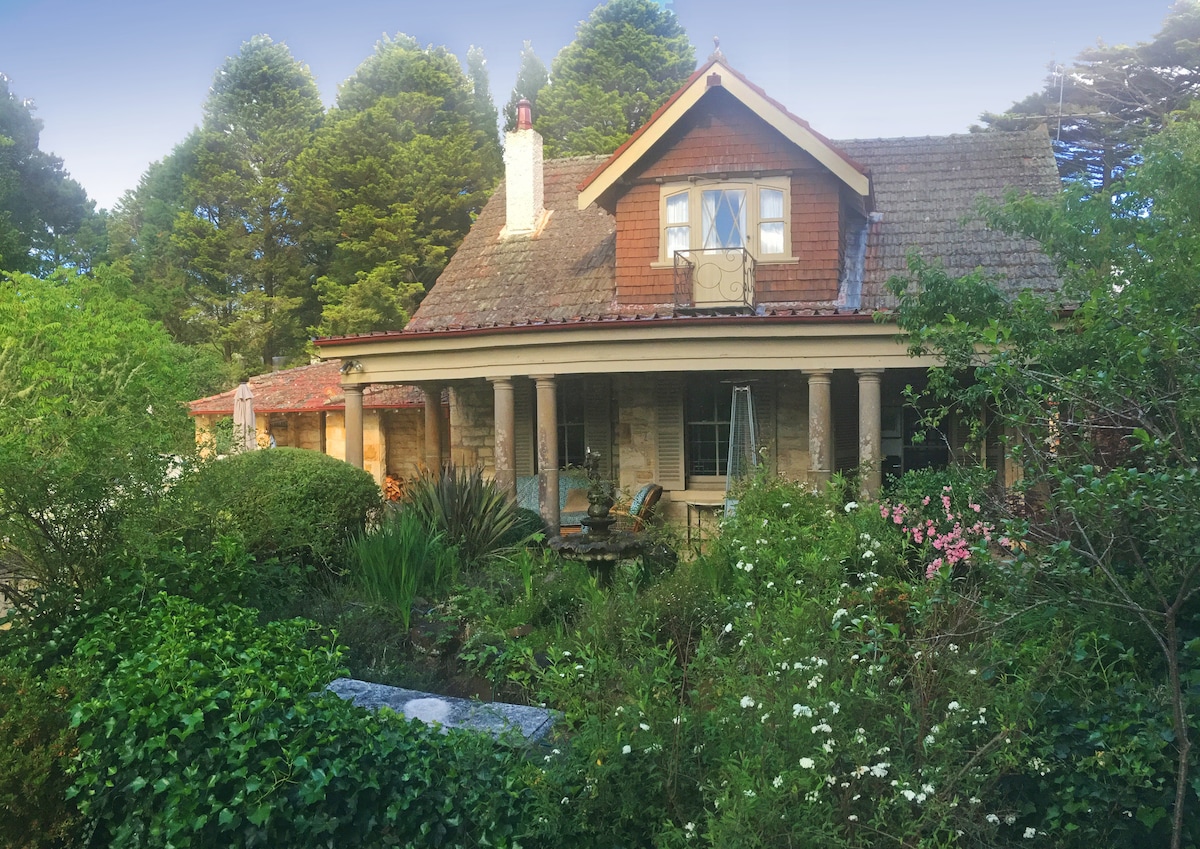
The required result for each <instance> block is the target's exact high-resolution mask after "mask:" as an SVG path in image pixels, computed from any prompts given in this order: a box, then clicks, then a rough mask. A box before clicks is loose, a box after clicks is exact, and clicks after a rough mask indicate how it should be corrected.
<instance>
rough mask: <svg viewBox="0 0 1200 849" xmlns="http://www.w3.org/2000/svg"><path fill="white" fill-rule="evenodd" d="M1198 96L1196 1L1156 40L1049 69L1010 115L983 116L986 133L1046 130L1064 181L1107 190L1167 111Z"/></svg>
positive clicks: (1185, 0) (1176, 13)
mask: <svg viewBox="0 0 1200 849" xmlns="http://www.w3.org/2000/svg"><path fill="white" fill-rule="evenodd" d="M1197 94H1200V2H1197V0H1179V2H1177V3H1176V4H1175V5H1174V6H1173V7H1172V9H1171V11H1170V13H1169V14H1168V15H1167V18H1166V20H1165V21H1164V22H1163V26H1162V30H1160V31H1159V33H1158V34H1157V35H1156V36H1155V38H1154V40H1153V41H1150V42H1139V43H1138V44H1135V45H1125V44H1119V45H1115V46H1112V45H1105V44H1101V45H1099V46H1097V47H1093V48H1089V49H1087V50H1084V51H1083V52H1081V53H1080V54H1079V55H1078V56H1076V57H1075V61H1074V63H1072V64H1071V65H1070V66H1068V67H1062V66H1058V65H1052V66H1051V73H1050V75H1049V76H1048V77H1047V79H1046V85H1045V87H1044V88H1043V89H1042V90H1041V91H1038V92H1035V93H1033V94H1031V95H1029V96H1028V97H1026V98H1025V99H1024V100H1022V101H1020V102H1018V103H1014V104H1013V105H1012V107H1010V108H1009V109H1008V111H1006V112H1003V113H1000V114H996V113H991V112H986V113H984V114H983V115H982V116H980V119H981V120H982V121H983V123H984V125H985V126H986V127H987V128H988V129H1017V128H1022V127H1029V126H1036V125H1038V124H1041V123H1045V124H1046V125H1047V126H1048V128H1049V132H1050V134H1051V137H1052V138H1053V139H1054V141H1055V156H1056V157H1057V159H1058V165H1059V170H1060V172H1061V173H1062V175H1063V176H1064V177H1065V178H1074V177H1083V178H1084V179H1086V180H1088V181H1089V182H1091V183H1092V184H1093V185H1095V186H1100V187H1107V186H1108V185H1110V184H1111V183H1112V182H1113V181H1114V180H1117V179H1120V177H1121V176H1122V175H1123V174H1124V172H1125V170H1126V168H1127V167H1128V166H1129V164H1130V163H1131V161H1132V159H1133V157H1135V156H1136V155H1137V151H1138V149H1139V147H1140V145H1141V143H1142V142H1143V141H1144V140H1145V139H1146V138H1147V137H1148V136H1150V135H1152V134H1154V133H1156V132H1158V131H1159V130H1160V129H1161V128H1162V127H1163V124H1164V122H1165V121H1166V119H1167V116H1168V115H1170V114H1171V113H1172V112H1174V111H1177V110H1181V109H1183V108H1184V107H1185V106H1186V105H1187V103H1188V102H1189V101H1191V100H1193V99H1195V98H1196V96H1197Z"/></svg>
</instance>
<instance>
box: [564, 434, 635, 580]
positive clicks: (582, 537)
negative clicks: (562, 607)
mask: <svg viewBox="0 0 1200 849" xmlns="http://www.w3.org/2000/svg"><path fill="white" fill-rule="evenodd" d="M583 467H584V469H585V470H586V471H587V476H588V509H587V517H586V518H584V519H583V520H582V521H581V522H580V524H581V525H583V532H582V533H578V534H566V535H560V536H556V537H552V538H551V539H550V542H549V545H550V547H551V548H552V549H554V550H555V551H557V552H558V553H559V554H561V555H562V556H563V557H567V558H569V559H571V560H579V561H581V562H583V563H585V564H586V565H587V567H588V568H589V569H590V570H592V572H594V573H595V574H596V577H597V579H598V580H599V582H600V585H601V586H605V587H607V586H610V585H611V584H612V577H613V570H614V569H615V567H616V565H617V564H618V563H620V562H621V561H622V560H632V559H633V558H635V557H639V556H640V555H641V554H642V549H643V546H642V541H641V540H640V539H639V538H638V537H637V536H636V535H634V534H631V533H629V532H628V531H613V530H612V526H613V523H615V522H616V521H617V517H616V516H614V515H612V512H611V511H612V506H613V502H614V501H615V494H616V491H615V488H614V487H613V484H612V481H610V480H605V479H604V478H602V477H601V476H600V454H599V452H597V451H593V450H592V449H591V448H589V449H587V453H586V454H585V455H584V461H583Z"/></svg>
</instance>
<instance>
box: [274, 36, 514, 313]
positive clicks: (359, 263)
mask: <svg viewBox="0 0 1200 849" xmlns="http://www.w3.org/2000/svg"><path fill="white" fill-rule="evenodd" d="M468 63H469V65H470V68H471V76H470V77H468V75H467V74H464V73H463V69H462V66H461V65H460V64H459V62H458V59H457V58H456V57H455V56H454V55H453V54H451V53H450V52H449V51H447V50H446V49H445V48H441V47H437V48H433V47H429V48H424V47H421V46H420V45H419V44H418V43H417V41H416V40H415V39H413V38H411V37H409V36H406V35H397V36H396V37H395V38H386V39H384V40H383V41H381V42H380V43H379V44H378V45H377V46H376V49H375V53H374V55H372V56H371V57H369V58H368V59H367V60H366V61H365V62H363V64H362V65H361V66H360V67H359V68H358V70H357V71H356V72H355V74H354V75H353V76H352V77H351V78H350V79H349V80H347V81H346V83H345V84H344V85H343V86H342V89H341V92H340V94H339V96H338V104H337V107H336V108H334V109H333V110H331V111H330V114H329V117H328V120H327V122H326V126H325V127H324V128H323V129H322V131H321V132H320V133H319V134H318V137H317V139H316V140H315V142H314V144H313V147H312V149H311V150H310V151H308V152H307V153H306V154H305V155H304V157H302V162H301V167H300V169H299V174H300V178H299V184H298V188H297V203H298V204H300V205H301V206H302V207H303V208H304V209H305V210H306V215H307V216H308V217H309V218H310V219H311V220H312V221H313V222H314V223H315V225H316V229H315V230H314V231H313V233H312V239H311V246H310V256H313V257H316V258H317V262H318V263H319V265H318V266H317V269H316V271H317V273H318V274H319V279H318V281H317V286H318V290H319V293H320V298H321V303H322V305H323V311H322V315H321V322H320V325H319V326H318V327H317V332H318V333H320V334H322V335H325V334H343V333H357V332H365V331H369V330H381V329H395V328H398V327H400V326H402V325H403V323H404V322H405V321H407V317H408V314H409V313H410V312H411V310H412V309H413V308H415V306H416V304H417V303H418V302H419V300H420V297H421V296H422V295H423V293H424V292H425V290H426V289H427V288H428V287H430V286H432V285H433V283H434V282H435V281H436V280H437V277H438V275H439V274H440V273H441V271H442V269H443V268H444V267H445V265H446V262H447V261H448V260H449V258H450V255H451V254H452V253H453V251H454V249H455V248H456V247H458V244H459V242H460V241H462V238H463V236H465V235H466V232H467V230H468V229H470V226H471V221H472V219H473V215H474V213H475V212H477V211H478V210H479V208H480V207H482V205H483V202H484V201H485V200H486V198H487V195H488V193H489V192H490V191H491V189H492V188H493V187H494V186H495V184H496V181H497V180H498V179H499V175H500V169H501V157H500V146H499V140H498V138H497V132H496V111H495V106H494V105H492V101H491V96H490V93H488V87H487V76H486V70H485V67H484V64H483V55H482V52H481V51H478V50H473V51H472V55H471V56H470V57H468Z"/></svg>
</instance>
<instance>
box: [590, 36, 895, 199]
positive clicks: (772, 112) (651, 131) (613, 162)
mask: <svg viewBox="0 0 1200 849" xmlns="http://www.w3.org/2000/svg"><path fill="white" fill-rule="evenodd" d="M714 88H722V89H724V90H725V91H726V92H728V93H729V94H731V95H733V97H735V98H736V99H737V100H738V101H739V102H741V103H742V104H743V105H744V106H746V107H747V108H748V109H750V111H751V112H753V113H754V114H755V115H757V116H758V117H759V118H761V119H762V120H763V121H765V122H766V123H767V124H768V125H769V126H771V127H774V128H775V129H776V130H778V131H779V132H780V133H782V134H783V136H784V137H785V138H787V139H788V140H789V141H791V142H793V143H794V144H795V145H796V146H797V147H799V148H800V149H801V150H803V151H805V152H806V153H808V154H809V155H811V156H812V157H813V158H814V159H816V160H817V162H819V163H821V164H822V165H823V166H825V167H826V168H827V169H829V171H830V172H831V173H832V174H834V176H836V177H837V178H838V179H839V180H841V181H842V182H843V183H844V184H845V185H846V186H847V187H849V188H850V189H851V190H852V191H854V192H856V193H857V194H858V195H860V196H861V197H864V198H865V197H867V196H868V195H869V194H870V192H871V182H870V178H869V176H868V174H867V171H866V170H865V169H864V168H863V167H862V166H861V165H859V164H858V163H857V162H855V161H854V160H852V159H851V158H850V157H849V156H847V155H846V154H845V153H844V152H843V151H841V150H839V149H838V148H837V146H836V145H835V144H834V143H833V142H831V141H830V140H829V139H827V138H825V137H824V136H822V135H821V134H820V133H818V132H816V131H815V130H813V128H812V127H810V126H809V125H808V122H807V121H804V120H803V119H801V118H797V117H796V116H795V115H793V114H792V113H791V112H789V111H788V110H787V109H785V108H784V107H783V106H782V105H781V104H780V103H779V102H778V101H776V100H774V99H772V98H771V97H769V96H768V95H767V93H766V92H764V91H763V90H762V89H761V88H759V87H758V86H756V85H754V84H753V83H751V82H750V81H749V80H747V79H746V78H745V77H743V76H742V75H741V74H739V73H738V72H737V71H735V70H733V69H732V68H730V67H729V66H728V65H726V64H725V63H724V62H722V61H721V60H720V58H712V59H709V61H708V62H707V63H706V64H705V65H704V66H703V67H701V68H700V69H699V70H698V71H696V73H694V74H692V76H691V77H690V78H689V79H688V81H687V82H686V83H685V84H684V85H683V87H682V88H680V89H679V90H678V91H677V92H675V94H673V95H672V96H671V98H670V99H669V100H668V101H667V102H666V103H664V104H663V106H662V107H661V108H660V109H659V110H658V111H657V112H655V113H654V115H652V116H651V117H650V120H649V121H647V122H646V123H645V124H643V125H642V127H641V128H639V129H638V131H637V132H636V133H634V134H633V135H632V136H631V137H630V138H629V139H627V140H626V142H625V143H624V144H623V145H621V146H620V147H619V148H617V150H616V152H615V153H613V155H612V156H610V157H609V158H608V159H607V160H605V162H604V163H603V164H602V165H601V166H600V167H598V168H597V169H596V170H595V171H593V172H592V173H591V174H589V175H588V177H587V179H586V180H584V181H583V182H582V183H580V185H579V201H578V203H579V208H580V209H586V208H587V207H588V206H590V205H591V204H593V203H595V204H597V205H598V206H600V207H601V208H602V209H607V210H608V211H610V212H612V211H613V210H614V204H615V195H616V194H618V193H619V187H620V181H621V178H622V177H624V176H625V175H626V174H627V173H629V172H630V171H631V170H632V169H634V168H635V167H636V165H637V163H638V162H640V161H641V160H642V158H643V157H645V156H646V155H647V154H648V153H649V152H650V150H651V148H653V147H654V145H655V144H657V143H658V142H659V141H661V140H662V139H663V138H664V136H666V135H667V133H668V132H670V130H671V128H672V127H674V126H675V125H676V124H678V123H679V121H680V120H681V119H682V118H683V117H684V116H685V115H687V114H688V112H690V111H691V110H692V109H693V108H694V107H695V106H696V105H697V104H698V103H699V102H700V100H701V99H702V98H704V96H705V95H706V94H708V93H709V92H710V91H712V90H713V89H714Z"/></svg>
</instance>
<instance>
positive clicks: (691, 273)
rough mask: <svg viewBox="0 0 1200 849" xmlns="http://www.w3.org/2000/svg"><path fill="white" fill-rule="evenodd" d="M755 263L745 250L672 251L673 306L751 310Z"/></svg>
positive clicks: (705, 249) (706, 249) (704, 249)
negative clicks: (673, 271) (673, 257)
mask: <svg viewBox="0 0 1200 849" xmlns="http://www.w3.org/2000/svg"><path fill="white" fill-rule="evenodd" d="M754 269H755V260H754V257H753V256H752V255H751V254H750V252H749V251H748V250H746V249H745V248H703V249H698V250H688V251H675V304H676V306H678V307H680V308H683V309H730V308H734V309H750V308H753V307H754Z"/></svg>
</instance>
